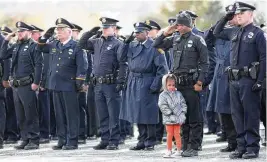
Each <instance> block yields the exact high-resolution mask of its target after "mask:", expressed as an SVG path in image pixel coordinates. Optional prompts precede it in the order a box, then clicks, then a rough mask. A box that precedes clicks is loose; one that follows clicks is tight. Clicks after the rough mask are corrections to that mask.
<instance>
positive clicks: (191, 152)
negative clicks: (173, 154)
mask: <svg viewBox="0 0 267 162" xmlns="http://www.w3.org/2000/svg"><path fill="white" fill-rule="evenodd" d="M181 155H182V157H193V156H198V151H197V150H193V149H188V150H185V151H184V152H183V153H182V154H181Z"/></svg>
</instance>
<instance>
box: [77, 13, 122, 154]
mask: <svg viewBox="0 0 267 162" xmlns="http://www.w3.org/2000/svg"><path fill="white" fill-rule="evenodd" d="M100 21H101V22H102V27H103V34H102V36H101V37H100V38H95V39H89V38H90V37H91V36H92V34H93V35H94V34H95V33H96V31H97V30H98V28H93V29H92V30H91V31H88V32H86V33H85V34H84V35H83V36H82V38H81V39H80V41H79V45H80V46H81V47H82V48H83V49H85V50H90V51H94V52H93V60H94V61H93V75H94V78H93V82H95V102H96V108H97V111H98V115H99V121H100V129H101V142H100V143H99V144H98V145H97V146H95V147H93V148H94V149H96V150H99V149H106V148H107V149H109V150H115V149H118V144H119V138H120V130H119V112H120V104H121V96H120V93H119V91H120V90H122V88H123V83H124V82H125V79H126V70H127V64H126V59H123V58H122V56H121V53H122V52H121V50H120V49H122V48H123V43H122V42H121V41H120V40H118V39H117V38H116V36H115V30H116V23H117V22H118V20H115V19H111V18H106V17H102V18H100ZM88 39H89V40H88Z"/></svg>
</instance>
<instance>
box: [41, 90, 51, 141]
mask: <svg viewBox="0 0 267 162" xmlns="http://www.w3.org/2000/svg"><path fill="white" fill-rule="evenodd" d="M49 105H50V101H49V92H48V90H44V91H41V90H39V93H38V111H39V122H40V138H44V139H49V135H50V106H49Z"/></svg>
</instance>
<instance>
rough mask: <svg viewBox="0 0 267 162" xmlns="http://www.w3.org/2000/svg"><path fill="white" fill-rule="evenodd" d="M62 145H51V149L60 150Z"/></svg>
mask: <svg viewBox="0 0 267 162" xmlns="http://www.w3.org/2000/svg"><path fill="white" fill-rule="evenodd" d="M63 146H64V145H59V144H57V145H56V146H52V149H53V150H61V149H62V147H63Z"/></svg>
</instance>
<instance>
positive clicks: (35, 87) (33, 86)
mask: <svg viewBox="0 0 267 162" xmlns="http://www.w3.org/2000/svg"><path fill="white" fill-rule="evenodd" d="M31 87H32V90H33V91H36V90H37V89H38V88H39V85H37V84H34V83H32V86H31Z"/></svg>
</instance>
